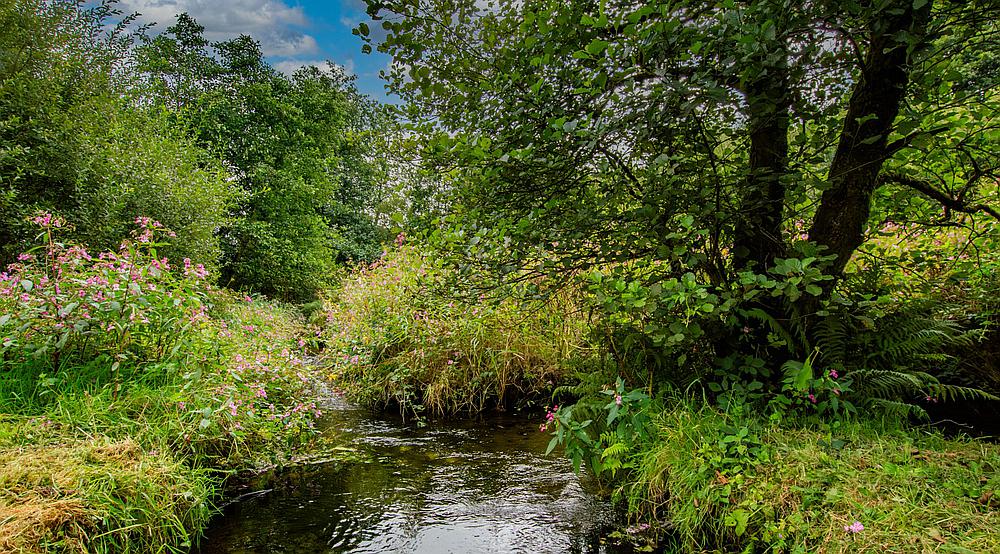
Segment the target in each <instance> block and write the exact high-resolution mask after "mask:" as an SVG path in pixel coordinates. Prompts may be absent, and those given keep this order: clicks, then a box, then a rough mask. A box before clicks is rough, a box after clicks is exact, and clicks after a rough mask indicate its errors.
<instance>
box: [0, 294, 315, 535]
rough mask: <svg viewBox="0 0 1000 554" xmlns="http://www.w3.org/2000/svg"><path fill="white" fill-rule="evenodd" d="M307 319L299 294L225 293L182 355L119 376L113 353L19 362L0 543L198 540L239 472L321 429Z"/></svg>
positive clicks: (0, 488) (1, 422) (1, 393)
mask: <svg viewBox="0 0 1000 554" xmlns="http://www.w3.org/2000/svg"><path fill="white" fill-rule="evenodd" d="M305 332H306V331H305V328H304V325H303V321H301V317H300V316H298V315H297V312H296V311H295V310H293V309H291V308H287V307H284V306H281V305H277V304H273V303H269V302H262V301H254V302H252V303H248V302H246V301H243V300H236V299H235V298H233V297H232V296H231V295H229V294H227V293H220V294H219V296H218V297H216V298H215V300H214V306H213V308H212V311H211V316H210V320H209V322H208V323H207V324H206V325H205V326H204V327H202V328H201V329H200V330H198V331H197V332H196V333H195V334H194V335H192V336H190V337H189V342H188V343H186V348H185V349H182V350H181V351H180V352H179V357H178V358H177V359H175V360H173V361H165V362H163V363H159V362H158V363H153V364H146V365H143V366H135V367H126V368H122V369H121V371H120V373H119V374H118V375H117V377H116V381H115V382H112V377H111V372H110V368H109V367H108V365H107V364H105V365H101V364H84V365H79V366H74V365H71V364H67V365H65V366H64V367H63V368H62V369H61V370H60V371H57V372H54V373H52V374H51V375H47V376H45V377H44V378H42V379H39V376H38V375H37V374H35V373H33V372H31V371H21V372H13V371H8V372H7V374H6V377H7V379H6V380H5V381H4V382H3V387H0V552H109V553H110V552H115V553H119V552H124V553H128V552H187V551H189V550H190V547H191V545H192V544H195V543H196V542H197V540H198V537H199V536H200V534H201V531H202V530H203V529H204V527H205V526H206V525H207V523H208V520H209V518H210V517H211V515H212V514H213V513H214V507H213V506H214V502H215V501H217V500H218V498H219V494H220V492H221V490H222V487H223V483H224V481H225V479H226V478H227V476H228V475H231V474H233V473H234V472H238V471H244V470H248V469H253V468H257V467H264V466H267V465H270V464H273V463H280V462H281V461H282V460H285V459H287V458H288V457H289V456H291V455H292V454H293V452H294V451H295V450H296V448H297V447H299V446H300V445H301V444H303V440H304V439H307V438H308V437H309V436H310V435H309V434H308V433H307V432H306V433H304V431H307V430H308V425H309V424H310V422H311V417H312V410H313V409H312V407H310V406H309V405H308V403H303V402H302V401H301V399H302V398H303V397H307V395H308V394H309V391H310V389H309V387H308V384H307V381H308V378H309V375H308V372H309V371H310V369H309V368H308V367H307V366H306V365H305V364H304V363H303V361H302V358H301V357H300V356H301V351H300V349H299V343H298V339H299V338H300V337H301V336H303V335H304V334H305ZM296 351H298V354H296ZM22 369H24V368H23V367H22ZM261 391H263V392H264V393H266V395H267V396H266V397H264V398H262V397H260V396H259V394H260V393H261ZM14 392H18V393H19V394H14ZM272 404H273V408H272V407H271V405H272Z"/></svg>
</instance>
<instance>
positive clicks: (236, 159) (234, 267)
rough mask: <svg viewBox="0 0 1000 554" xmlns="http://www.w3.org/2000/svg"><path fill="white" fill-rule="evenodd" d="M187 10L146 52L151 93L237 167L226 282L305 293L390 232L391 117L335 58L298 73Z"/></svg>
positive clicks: (226, 234)
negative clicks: (207, 29)
mask: <svg viewBox="0 0 1000 554" xmlns="http://www.w3.org/2000/svg"><path fill="white" fill-rule="evenodd" d="M203 32H204V29H203V28H202V27H201V26H200V25H198V23H197V22H196V21H194V20H193V19H192V18H191V17H190V16H187V15H186V14H185V15H181V16H179V17H178V20H177V23H176V24H175V25H173V26H171V27H170V28H168V29H167V32H166V33H164V34H163V35H160V36H159V37H157V38H156V39H154V40H152V41H150V42H149V43H148V44H146V45H144V46H143V48H142V49H141V50H140V59H141V60H142V63H141V66H140V67H141V69H142V70H143V71H144V72H145V74H146V75H147V77H148V80H149V81H150V82H152V83H153V84H154V86H153V87H152V88H151V89H149V90H148V91H146V94H150V95H151V96H152V97H153V98H155V99H156V102H157V103H160V104H162V105H164V106H167V107H169V108H170V109H171V110H172V111H173V113H174V114H175V117H176V119H177V121H178V122H179V124H181V125H183V126H185V127H187V128H189V129H190V130H191V132H192V133H193V134H194V135H195V136H196V137H197V139H198V141H199V143H200V144H201V145H202V146H203V147H205V148H207V149H209V150H210V151H212V152H214V153H215V154H216V155H217V156H219V157H220V158H221V159H223V160H225V162H226V163H227V165H228V166H229V167H231V169H232V172H233V175H234V178H235V179H234V180H235V185H236V188H237V189H238V199H237V202H236V205H235V207H234V208H233V210H232V222H231V225H228V226H227V227H225V228H224V229H222V230H221V238H222V246H223V263H222V266H223V267H222V281H223V283H225V284H227V285H229V286H232V287H235V288H240V289H252V290H256V291H258V292H262V293H266V294H270V295H275V296H278V297H281V298H284V299H287V300H307V299H310V298H311V297H312V296H313V295H315V294H316V292H317V291H318V290H319V289H321V288H322V287H323V286H324V285H325V284H326V283H327V282H328V280H329V279H330V277H331V275H332V274H333V273H334V264H335V263H337V262H346V261H351V260H354V261H368V260H371V259H373V258H374V257H375V256H377V255H378V253H379V252H381V242H382V240H383V239H384V238H385V237H384V236H383V235H384V233H383V232H382V231H381V230H379V229H378V228H376V227H375V225H374V224H373V219H372V216H373V211H372V209H371V208H372V205H371V203H372V197H373V188H374V187H375V186H376V184H377V182H378V171H377V170H376V166H377V162H378V156H379V153H378V152H376V151H375V150H373V145H375V144H377V143H376V142H374V141H369V140H365V136H366V134H368V133H372V132H377V126H378V124H379V121H380V118H381V117H384V116H383V115H382V112H381V108H379V107H378V106H377V105H376V104H375V103H373V102H371V101H369V100H367V99H366V98H364V97H363V96H361V95H360V94H359V93H358V92H357V90H356V89H355V87H354V85H353V83H352V82H351V81H352V79H351V78H350V77H348V76H347V75H345V74H344V73H343V72H342V71H341V70H340V69H339V68H337V67H336V66H334V65H332V64H330V65H329V67H327V68H326V69H320V68H317V67H305V68H302V69H300V70H299V71H297V72H296V73H295V74H294V75H292V76H291V77H288V76H285V75H282V74H280V73H278V72H277V71H275V70H274V68H272V67H271V66H270V65H269V64H268V63H267V61H266V60H265V59H264V56H263V53H262V52H261V49H260V44H259V43H258V42H257V41H255V40H254V39H253V38H251V37H249V36H240V37H237V38H234V39H232V40H228V41H223V42H219V43H215V44H211V45H209V43H208V41H206V40H205V39H204V38H203Z"/></svg>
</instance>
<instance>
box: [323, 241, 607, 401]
mask: <svg viewBox="0 0 1000 554" xmlns="http://www.w3.org/2000/svg"><path fill="white" fill-rule="evenodd" d="M448 271H453V270H443V269H439V268H437V267H435V265H434V264H433V262H432V260H431V258H430V257H429V256H428V255H425V254H423V253H421V252H420V251H419V250H418V249H417V248H416V247H413V246H401V247H399V248H396V249H393V250H392V251H389V252H387V253H386V255H385V256H384V257H383V259H381V260H379V261H378V262H375V263H374V264H372V265H370V266H365V267H362V268H361V269H360V270H359V271H358V272H356V273H355V274H354V275H353V276H351V277H350V278H347V279H345V280H344V281H343V282H342V285H341V288H340V289H339V291H338V292H337V294H336V297H335V302H333V303H332V305H331V307H330V308H328V309H327V310H326V311H325V312H324V314H323V315H324V316H325V321H324V323H325V331H324V333H323V340H324V342H325V343H326V345H327V357H328V359H329V361H330V362H331V365H332V366H333V367H334V374H335V376H337V377H338V378H340V379H342V381H343V382H344V383H345V387H346V388H347V389H348V390H349V391H350V392H351V393H352V394H353V395H354V396H355V397H356V398H358V399H359V400H361V401H362V402H364V403H366V404H368V405H371V406H375V407H386V406H390V405H392V406H398V407H400V408H401V409H402V410H403V411H404V412H408V411H417V412H419V411H421V410H426V411H428V412H430V413H433V414H438V415H442V414H454V413H460V412H479V411H482V410H484V409H487V408H490V407H501V408H503V407H508V406H510V405H511V404H513V403H515V402H516V401H517V400H521V399H524V398H530V397H536V396H540V393H541V392H543V391H547V390H550V389H551V388H552V387H553V386H554V385H555V384H557V383H558V382H559V381H560V380H561V379H562V378H563V377H564V376H565V375H566V374H567V372H568V369H569V366H570V365H571V363H572V362H573V361H574V360H576V359H579V358H581V357H586V356H588V355H589V353H590V350H589V348H588V346H587V341H586V335H587V330H588V327H587V322H586V320H585V317H583V315H582V314H581V313H580V310H579V306H578V304H577V302H576V301H575V300H574V298H573V297H572V296H571V295H570V294H569V293H562V294H560V295H558V296H556V297H554V298H550V299H549V300H548V301H547V302H545V303H539V304H538V305H528V304H527V303H524V302H518V301H515V300H514V299H513V298H506V299H503V300H494V299H493V298H492V297H491V298H489V299H488V298H487V297H486V295H478V296H476V295H470V294H469V293H468V292H467V291H465V290H462V291H458V290H453V292H452V293H448V292H442V290H443V289H444V288H445V287H448V286H454V285H448V284H447V283H449V282H450V280H449V277H450V275H448Z"/></svg>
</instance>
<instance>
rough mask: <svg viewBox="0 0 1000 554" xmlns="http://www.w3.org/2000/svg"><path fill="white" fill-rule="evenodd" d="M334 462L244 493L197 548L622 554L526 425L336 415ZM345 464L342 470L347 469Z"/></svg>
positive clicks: (593, 505)
mask: <svg viewBox="0 0 1000 554" xmlns="http://www.w3.org/2000/svg"><path fill="white" fill-rule="evenodd" d="M320 429H321V431H322V438H323V439H324V440H325V441H326V442H327V443H328V444H329V445H331V448H335V447H334V446H333V445H344V446H340V447H336V448H339V452H338V455H337V456H336V457H335V458H336V460H335V461H334V460H331V461H327V462H319V463H312V464H307V465H303V466H299V467H297V468H294V469H288V470H284V471H281V472H277V473H272V474H271V475H268V476H265V477H262V478H261V480H260V482H258V483H247V484H246V485H245V490H243V491H237V494H239V493H241V492H251V491H261V492H260V493H259V494H248V495H244V496H243V497H241V498H240V500H238V501H236V502H233V503H231V504H230V505H229V506H227V507H226V508H225V509H224V510H223V513H222V514H221V515H219V516H218V517H217V518H216V519H215V521H214V522H213V523H212V525H211V526H210V528H209V529H208V531H207V534H206V537H205V538H204V539H203V540H202V543H201V549H200V553H201V554H221V553H272V552H273V553H319V552H380V553H381V552H400V553H402V552H407V553H417V552H420V553H450V552H454V553H466V552H484V553H493V552H495V553H501V552H502V553H508V552H510V553H514V552H526V553H527V552H532V553H534V552H538V553H553V554H555V553H564V552H574V553H617V552H631V549H628V548H623V547H616V546H613V545H612V544H611V543H610V541H605V540H604V539H603V537H605V536H606V535H607V534H608V533H609V532H611V531H613V530H614V529H615V528H616V523H618V520H617V519H616V514H615V512H614V510H612V508H611V506H610V504H609V502H608V501H607V500H606V499H604V498H602V497H600V496H598V494H597V490H596V485H595V484H594V483H593V482H591V480H590V479H588V478H587V477H586V476H585V475H578V474H576V473H574V472H573V468H572V465H571V464H570V463H569V461H568V460H566V459H564V458H562V457H560V456H558V455H556V454H553V455H550V456H545V455H544V453H545V447H546V445H547V444H548V441H549V439H550V436H549V434H548V433H540V432H539V431H538V426H537V424H532V423H530V422H528V421H525V420H524V418H523V417H522V418H513V417H494V418H489V419H485V420H480V421H456V422H445V423H440V422H436V423H431V424H430V425H427V426H424V427H418V426H417V425H415V424H412V423H409V422H407V423H404V422H403V421H402V420H401V419H398V418H397V419H393V418H391V417H385V416H374V415H372V414H371V413H370V412H368V411H365V410H359V409H356V408H352V407H350V406H347V405H343V404H340V405H336V406H333V407H331V408H330V409H328V412H327V413H326V414H325V415H324V416H323V418H322V420H321V423H320ZM345 460H346V461H345Z"/></svg>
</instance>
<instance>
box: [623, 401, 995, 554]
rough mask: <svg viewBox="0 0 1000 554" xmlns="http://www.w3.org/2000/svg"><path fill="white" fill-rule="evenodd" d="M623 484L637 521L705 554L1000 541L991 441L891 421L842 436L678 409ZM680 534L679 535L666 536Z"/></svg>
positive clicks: (953, 546)
mask: <svg viewBox="0 0 1000 554" xmlns="http://www.w3.org/2000/svg"><path fill="white" fill-rule="evenodd" d="M656 422H657V428H658V436H657V440H656V441H654V442H652V443H650V446H649V447H648V449H647V450H646V451H645V452H644V453H643V455H642V460H641V462H640V464H639V469H638V471H637V472H636V474H635V475H636V478H635V480H634V481H633V482H632V483H627V484H625V485H624V486H623V488H622V489H621V490H622V493H623V494H625V495H627V496H628V498H629V501H630V502H631V507H632V509H633V510H635V513H636V514H645V517H646V518H650V519H651V520H653V521H658V520H659V521H667V522H670V524H671V525H673V531H672V533H670V534H668V535H667V541H668V543H669V541H670V540H676V541H677V543H678V544H676V546H677V547H679V548H683V549H685V550H692V551H702V550H710V549H713V548H717V547H719V545H726V548H727V549H728V550H733V551H740V550H743V551H772V552H811V551H815V550H816V549H822V550H823V551H826V552H863V551H868V550H876V549H878V550H881V549H888V550H890V551H896V550H898V551H909V550H921V549H942V550H952V551H957V552H967V551H968V552H981V551H988V550H989V549H991V548H992V545H993V544H994V543H995V541H996V540H997V537H996V528H997V527H996V521H995V519H996V517H997V513H998V512H997V510H996V507H995V502H996V501H995V497H994V495H995V491H996V488H997V486H998V485H1000V474H998V473H997V467H998V465H997V463H998V458H997V456H998V452H997V449H996V447H995V446H993V445H990V444H988V443H984V442H976V441H971V440H968V439H951V440H946V439H944V438H942V437H941V436H940V435H939V434H936V433H927V432H924V431H909V432H901V431H900V430H899V429H898V427H895V424H894V423H887V424H884V423H883V424H880V423H878V422H877V421H875V420H867V421H864V422H860V423H851V424H849V425H846V426H845V427H843V428H842V429H841V431H840V432H839V433H838V434H837V435H836V438H835V439H834V440H832V441H831V440H830V437H829V435H827V434H825V433H821V432H816V431H809V430H803V429H792V428H789V427H787V426H782V427H774V426H771V425H770V424H768V423H767V422H766V421H764V420H763V419H761V418H759V417H756V416H754V415H753V414H751V413H747V412H745V411H744V412H740V411H739V410H736V411H730V412H721V411H719V410H718V409H715V408H710V407H707V406H705V405H704V404H703V403H700V402H690V401H681V402H677V403H675V404H674V405H673V406H671V407H670V408H668V409H667V410H666V411H664V412H663V413H662V414H660V415H659V416H658V418H657V420H656ZM671 536H673V537H674V539H671V538H670V537H671Z"/></svg>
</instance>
